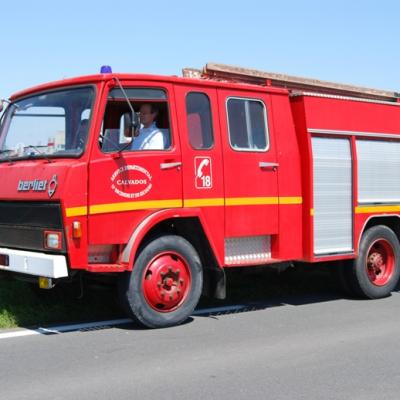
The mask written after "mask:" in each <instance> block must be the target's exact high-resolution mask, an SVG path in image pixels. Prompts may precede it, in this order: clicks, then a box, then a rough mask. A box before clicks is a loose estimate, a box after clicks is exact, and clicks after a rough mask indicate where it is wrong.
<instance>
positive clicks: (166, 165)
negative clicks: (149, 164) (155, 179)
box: [160, 161, 182, 169]
mask: <svg viewBox="0 0 400 400" xmlns="http://www.w3.org/2000/svg"><path fill="white" fill-rule="evenodd" d="M181 165H182V163H181V162H180V161H178V162H170V163H161V164H160V168H161V169H171V168H178V167H180V166H181Z"/></svg>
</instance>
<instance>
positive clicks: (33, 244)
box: [0, 201, 65, 252]
mask: <svg viewBox="0 0 400 400" xmlns="http://www.w3.org/2000/svg"><path fill="white" fill-rule="evenodd" d="M62 229H63V223H62V215H61V205H60V204H59V203H41V202H40V203H39V202H25V201H24V202H20V201H15V202H11V201H0V247H10V248H16V249H23V250H36V251H44V247H43V232H44V231H45V230H62ZM46 251H49V250H46ZM50 252H52V251H50ZM57 252H60V251H59V250H57ZM61 252H65V240H63V248H62V251H61Z"/></svg>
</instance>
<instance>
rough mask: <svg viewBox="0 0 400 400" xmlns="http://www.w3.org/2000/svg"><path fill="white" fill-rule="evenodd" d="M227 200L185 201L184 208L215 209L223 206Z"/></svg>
mask: <svg viewBox="0 0 400 400" xmlns="http://www.w3.org/2000/svg"><path fill="white" fill-rule="evenodd" d="M224 202H225V200H224V199H223V198H216V199H185V200H183V206H184V207H215V206H223V205H224Z"/></svg>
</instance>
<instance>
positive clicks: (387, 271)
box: [366, 239, 395, 286]
mask: <svg viewBox="0 0 400 400" xmlns="http://www.w3.org/2000/svg"><path fill="white" fill-rule="evenodd" d="M394 263H395V258H394V252H393V249H392V247H391V246H390V244H389V243H388V242H387V241H386V240H383V239H380V240H377V241H376V242H375V243H373V244H372V246H371V247H370V250H369V252H368V256H367V260H366V264H367V265H366V266H367V272H368V278H369V280H370V281H371V282H372V283H373V284H374V285H376V286H383V285H386V284H387V283H388V282H389V281H390V279H391V277H392V275H393V272H394Z"/></svg>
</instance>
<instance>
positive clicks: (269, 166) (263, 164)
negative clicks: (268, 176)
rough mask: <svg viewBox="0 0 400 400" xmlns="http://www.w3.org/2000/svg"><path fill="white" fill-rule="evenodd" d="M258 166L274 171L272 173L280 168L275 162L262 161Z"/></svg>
mask: <svg viewBox="0 0 400 400" xmlns="http://www.w3.org/2000/svg"><path fill="white" fill-rule="evenodd" d="M258 166H259V167H260V168H261V169H272V171H276V170H277V169H278V167H279V164H278V163H274V162H265V161H260V162H259V164H258Z"/></svg>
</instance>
